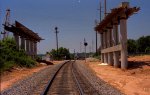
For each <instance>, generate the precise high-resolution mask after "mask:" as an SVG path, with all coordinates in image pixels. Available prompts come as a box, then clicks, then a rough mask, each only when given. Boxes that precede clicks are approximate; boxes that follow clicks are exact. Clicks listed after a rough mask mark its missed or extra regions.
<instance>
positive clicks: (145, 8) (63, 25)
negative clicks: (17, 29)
mask: <svg viewBox="0 0 150 95" xmlns="http://www.w3.org/2000/svg"><path fill="white" fill-rule="evenodd" d="M100 1H101V2H102V4H103V2H104V0H0V31H3V28H2V23H3V22H4V16H5V12H6V9H7V8H10V10H11V17H10V22H11V23H14V21H15V20H17V21H19V22H21V23H22V24H23V25H25V26H26V27H28V28H29V29H31V30H33V31H34V32H36V33H38V34H39V36H41V37H42V38H44V39H45V40H42V41H41V42H40V43H38V53H45V52H46V51H50V50H51V49H53V48H56V38H55V33H54V28H55V26H57V27H58V31H59V34H58V37H59V47H61V46H62V47H65V48H69V49H70V51H71V52H73V50H74V49H75V50H76V52H80V43H81V52H83V51H84V50H83V49H84V47H83V40H84V38H85V39H86V41H87V42H88V44H89V45H88V46H87V51H90V47H91V51H92V40H93V42H94V47H93V51H95V32H94V26H95V23H94V21H95V19H99V11H98V10H97V9H98V8H99V2H100ZM122 1H128V2H130V5H131V6H139V7H141V10H140V11H139V13H138V14H135V15H133V16H131V17H130V18H129V19H128V38H132V39H137V38H139V37H140V36H143V35H150V11H149V9H150V5H149V4H150V0H107V9H108V10H110V9H112V8H114V7H118V6H119V4H120V3H121V2H122ZM103 7H104V6H103ZM98 36H99V35H98ZM98 38H99V37H98ZM99 42H100V41H99V39H98V46H99Z"/></svg>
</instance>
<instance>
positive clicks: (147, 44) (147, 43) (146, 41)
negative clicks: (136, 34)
mask: <svg viewBox="0 0 150 95" xmlns="http://www.w3.org/2000/svg"><path fill="white" fill-rule="evenodd" d="M137 46H138V51H139V52H141V53H146V50H147V48H150V36H142V37H140V38H139V39H138V40H137Z"/></svg>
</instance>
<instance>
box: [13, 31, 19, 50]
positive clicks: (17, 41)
mask: <svg viewBox="0 0 150 95" xmlns="http://www.w3.org/2000/svg"><path fill="white" fill-rule="evenodd" d="M14 39H15V42H16V49H17V50H19V35H18V34H16V33H14Z"/></svg>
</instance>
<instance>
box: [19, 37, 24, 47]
mask: <svg viewBox="0 0 150 95" xmlns="http://www.w3.org/2000/svg"><path fill="white" fill-rule="evenodd" d="M20 38H21V49H23V50H25V38H24V37H20Z"/></svg>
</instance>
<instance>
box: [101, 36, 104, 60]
mask: <svg viewBox="0 0 150 95" xmlns="http://www.w3.org/2000/svg"><path fill="white" fill-rule="evenodd" d="M100 35H101V50H102V49H103V47H104V45H103V33H101V34H100ZM101 63H104V54H103V53H101Z"/></svg>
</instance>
